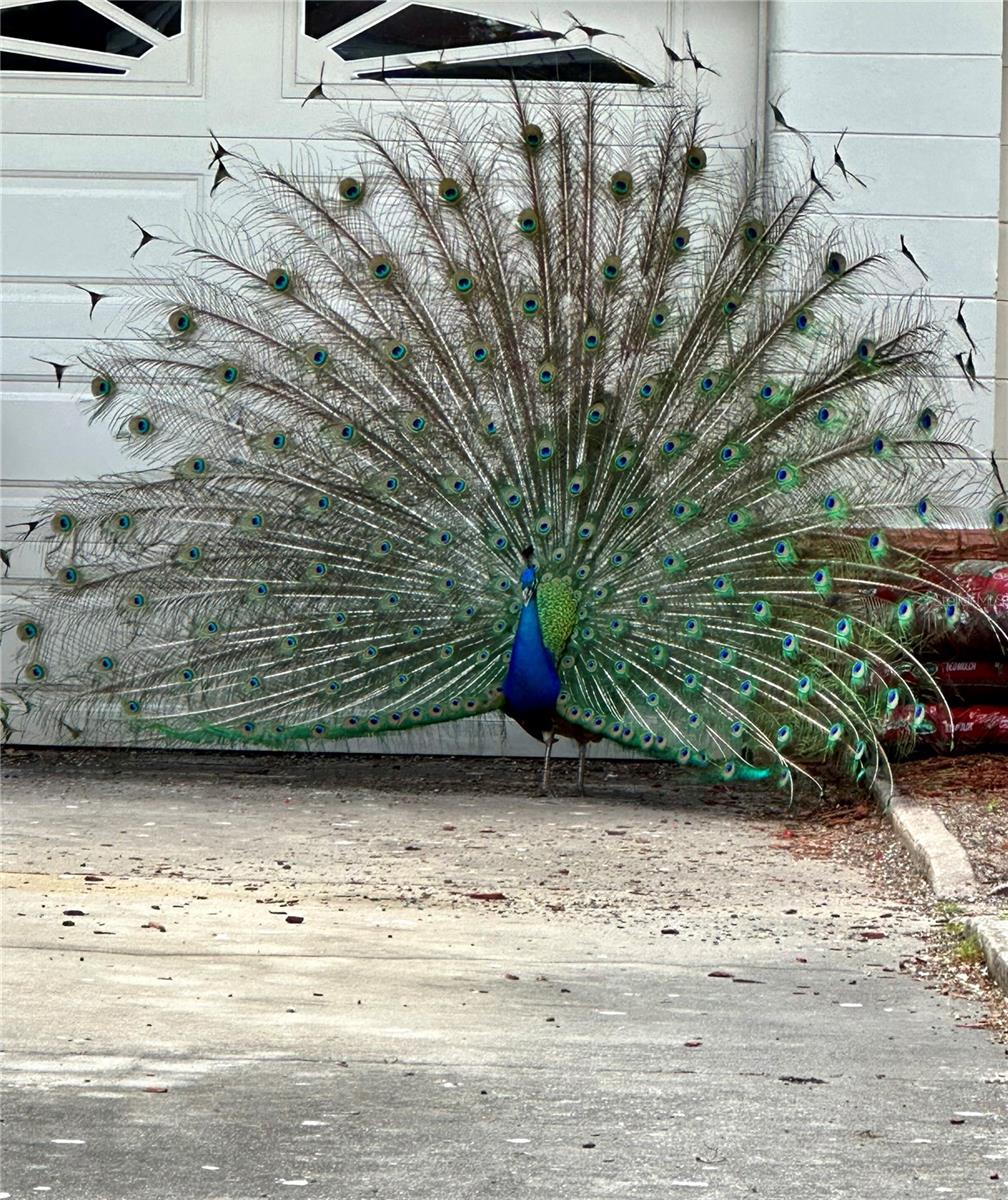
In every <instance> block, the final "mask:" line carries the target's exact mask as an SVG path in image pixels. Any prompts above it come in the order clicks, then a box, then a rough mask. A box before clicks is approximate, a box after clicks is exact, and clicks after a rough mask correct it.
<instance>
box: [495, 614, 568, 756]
mask: <svg viewBox="0 0 1008 1200" xmlns="http://www.w3.org/2000/svg"><path fill="white" fill-rule="evenodd" d="M559 695H560V676H559V675H558V674H557V669H556V663H555V662H554V659H553V655H552V653H551V652H550V650H549V649H547V647H546V644H545V642H544V641H543V632H542V625H541V623H540V620H539V608H538V605H537V603H536V597H535V595H533V596H531V597H530V598H529V599H528V600H527V601H526V602H525V604H524V605H523V607H522V611H521V616H520V617H519V619H518V628H517V629H516V630H515V636H514V641H513V642H512V643H511V660H510V662H509V663H508V669H507V675H506V676H505V677H504V711H505V712H506V713H507V714H508V716H510V717H513V718H514V719H515V720H516V721H517V722H518V723H519V724H520V725H521V726H522V727H523V728H524V729H525V730H527V731H528V732H529V733H531V734H532V736H533V737H538V738H541V737H542V736H543V734H544V733H546V732H548V731H550V730H551V729H552V728H553V721H554V718H555V716H556V702H557V697H558V696H559Z"/></svg>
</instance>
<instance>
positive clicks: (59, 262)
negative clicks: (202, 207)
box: [3, 170, 203, 280]
mask: <svg viewBox="0 0 1008 1200" xmlns="http://www.w3.org/2000/svg"><path fill="white" fill-rule="evenodd" d="M202 183H203V180H202V179H201V178H200V177H199V176H197V175H195V174H191V175H188V176H182V177H173V178H157V177H155V178H150V179H143V178H129V177H124V176H119V177H117V176H116V175H115V174H114V173H113V172H111V171H103V172H102V173H101V174H100V175H98V174H96V175H94V176H91V177H86V176H81V175H78V174H76V173H74V172H72V171H58V172H52V173H51V174H49V175H47V176H41V177H40V176H37V175H33V174H30V173H25V174H23V175H19V174H18V173H17V172H16V171H10V170H8V172H7V174H6V177H5V179H4V186H3V204H4V222H5V223H6V224H7V225H8V228H15V229H18V230H20V231H21V234H22V236H20V237H18V238H8V239H7V240H6V241H5V244H4V253H3V272H4V274H5V275H19V276H23V277H36V278H37V277H39V276H43V277H50V278H51V277H57V278H70V279H76V278H78V277H82V278H85V279H87V278H94V279H106V280H107V279H109V278H110V277H115V276H116V275H118V274H124V273H125V270H124V268H126V267H128V264H129V257H128V255H129V249H130V248H132V247H133V246H135V245H136V244H137V242H138V240H139V237H138V235H137V234H136V230H135V228H134V227H133V226H132V225H131V224H130V220H129V218H130V217H131V216H132V217H134V218H136V219H138V220H140V221H141V224H144V225H145V227H147V228H150V227H151V225H161V226H167V227H169V228H181V227H183V226H184V223H185V214H186V212H187V211H189V210H191V209H193V208H195V207H196V206H197V205H198V203H199V200H200V192H201V185H202Z"/></svg>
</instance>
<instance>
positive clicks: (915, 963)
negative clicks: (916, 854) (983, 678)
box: [790, 755, 1008, 1045]
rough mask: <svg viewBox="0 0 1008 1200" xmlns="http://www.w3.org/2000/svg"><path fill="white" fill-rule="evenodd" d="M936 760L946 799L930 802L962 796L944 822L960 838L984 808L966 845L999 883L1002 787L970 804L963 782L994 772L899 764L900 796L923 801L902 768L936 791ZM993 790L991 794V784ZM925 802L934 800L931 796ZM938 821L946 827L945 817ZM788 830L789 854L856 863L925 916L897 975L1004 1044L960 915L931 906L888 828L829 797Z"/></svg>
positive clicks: (994, 991)
mask: <svg viewBox="0 0 1008 1200" xmlns="http://www.w3.org/2000/svg"><path fill="white" fill-rule="evenodd" d="M971 758H972V759H974V760H983V761H984V762H985V763H986V764H990V766H991V767H992V768H994V767H998V766H1000V769H1001V770H1002V772H1003V771H1004V770H1005V767H1006V765H1008V760H1005V759H1004V758H998V757H997V756H996V755H976V756H971ZM938 762H941V764H942V766H943V767H945V768H946V772H945V775H944V778H945V790H944V792H942V791H941V789H938V790H939V795H940V796H941V795H944V797H945V799H944V801H943V802H940V803H936V804H935V807H936V808H939V811H942V808H943V807H944V808H951V809H952V810H954V811H955V810H956V809H957V804H958V801H957V800H954V799H953V797H954V796H961V797H963V798H964V800H965V801H966V802H967V803H966V804H964V805H962V806H961V807H960V808H959V809H958V820H959V822H960V824H959V826H953V825H951V824H949V828H950V829H952V830H953V832H958V828H960V827H962V825H963V824H967V823H968V821H969V818H970V813H971V810H972V809H973V808H974V807H976V806H977V805H979V806H980V807H981V808H982V809H983V818H982V819H981V820H980V821H979V822H978V825H977V826H974V827H973V829H971V830H970V831H969V833H970V834H971V835H972V836H971V840H970V844H971V845H973V846H975V847H980V850H979V852H978V853H979V858H980V859H983V860H985V861H990V862H995V861H998V856H1000V860H999V865H1000V868H1001V873H1002V877H1003V875H1004V870H1005V861H1004V855H1003V851H1002V850H1001V849H998V848H997V845H998V844H1000V846H1002V847H1003V846H1004V844H1005V838H1006V831H1005V816H1006V813H1008V791H1006V790H1005V789H1004V788H1001V789H1000V791H999V793H998V794H997V795H995V794H994V791H993V790H992V792H991V795H990V797H989V798H985V794H984V793H981V794H980V795H979V796H977V797H976V798H974V795H973V792H972V788H971V787H970V785H969V784H967V783H966V782H965V780H967V779H973V778H974V771H975V770H976V778H977V779H978V780H979V779H981V778H984V779H988V780H989V779H992V778H993V777H994V774H993V770H990V771H986V772H981V771H980V770H979V769H978V764H977V763H975V762H970V763H969V764H968V765H967V760H966V759H957V760H952V761H948V760H934V759H930V760H927V761H926V762H916V763H907V764H903V765H902V766H901V767H900V772H899V777H898V783H899V785H900V787H901V788H902V789H903V790H904V791H905V792H910V793H912V794H916V795H918V796H921V797H923V796H924V792H923V790H918V789H917V785H916V783H914V782H911V779H910V778H908V775H909V774H910V772H909V771H908V768H913V769H914V772H913V774H914V777H917V776H918V775H919V777H920V778H923V779H927V780H928V781H929V786H930V787H932V788H936V786H937V785H936V784H935V779H936V776H935V775H929V774H928V773H927V768H928V767H930V768H931V770H932V771H933V770H934V769H935V767H936V766H937V764H938ZM991 787H992V789H993V787H994V785H993V783H992V784H991ZM927 798H928V799H929V800H932V802H934V798H933V797H931V796H928V797H927ZM991 800H994V801H998V802H999V803H996V804H995V811H994V812H993V813H990V812H988V810H987V805H988V804H990V803H991ZM942 815H943V818H944V819H946V823H948V820H947V818H946V817H945V812H944V811H942ZM791 824H792V826H793V836H792V838H791V839H790V846H791V851H792V853H793V854H795V855H797V856H799V857H801V856H807V855H811V856H814V857H816V858H830V859H834V860H836V861H838V862H844V863H850V864H854V865H860V866H862V867H864V869H865V870H866V871H867V874H868V878H869V880H870V882H871V884H872V885H873V886H874V887H876V888H877V889H878V891H879V894H880V895H881V896H883V897H885V898H886V899H887V900H888V901H889V902H893V901H895V902H898V903H901V904H905V905H906V906H907V907H908V908H911V909H914V910H916V911H917V912H920V913H924V914H925V915H926V916H927V917H928V919H929V921H930V929H929V932H928V934H927V936H926V937H925V939H924V940H923V941H922V943H921V947H920V950H919V952H918V953H917V954H916V955H914V957H913V958H907V959H904V960H903V961H902V962H901V963H900V968H901V970H903V971H905V972H906V973H907V974H910V975H913V976H914V977H915V978H918V979H920V980H921V981H922V982H923V983H924V985H925V986H926V987H931V988H936V989H937V990H938V991H939V992H940V993H941V994H942V995H943V996H952V997H955V998H956V999H958V1000H961V1001H962V1002H963V1011H962V1012H961V1013H959V1014H958V1015H959V1019H960V1023H961V1024H963V1025H965V1026H970V1025H978V1026H980V1027H982V1028H984V1029H988V1030H989V1031H990V1033H991V1036H992V1037H993V1038H994V1039H995V1040H996V1041H999V1042H1003V1043H1005V1044H1006V1045H1008V996H1006V995H1005V994H1004V993H1003V992H1002V991H1001V990H1000V989H999V988H998V987H997V986H996V985H995V984H994V983H993V981H992V980H991V978H990V975H989V974H988V971H987V966H986V963H985V962H984V960H983V956H982V954H977V953H976V949H975V947H972V946H971V945H970V944H969V942H968V941H967V940H965V938H964V935H965V931H964V930H963V928H962V925H961V923H960V922H961V918H962V915H963V910H962V909H961V908H960V907H959V906H957V905H954V904H949V903H947V902H942V901H938V900H936V898H935V896H934V893H933V892H932V891H931V889H930V887H929V886H928V884H927V883H926V881H925V880H924V879H923V878H922V877H921V876H920V875H919V874H918V872H917V870H916V868H915V867H914V865H913V862H912V860H911V858H910V855H909V854H908V853H907V851H906V850H905V849H904V848H903V846H902V844H901V843H900V841H899V839H898V838H897V837H896V834H895V832H894V831H893V828H892V826H891V825H890V824H889V822H888V821H887V820H885V818H883V817H880V816H879V815H878V814H877V812H876V811H875V810H873V809H871V808H870V807H869V806H868V804H867V803H866V802H864V801H862V800H860V799H859V798H856V797H851V796H849V795H845V794H844V793H839V792H837V793H833V794H828V795H827V797H826V799H825V800H824V802H823V804H822V805H821V806H820V807H818V808H815V809H809V810H807V811H806V812H804V813H802V814H798V815H797V816H796V818H795V819H794V820H793V821H792V822H791ZM978 830H989V831H990V832H989V834H987V835H986V836H988V837H989V838H990V840H992V841H994V842H995V846H994V848H993V849H991V847H990V845H988V844H987V843H985V842H984V841H983V835H982V834H978ZM997 838H1000V843H997ZM971 861H973V863H974V869H976V866H977V862H978V859H974V858H972V854H971ZM978 875H979V871H978Z"/></svg>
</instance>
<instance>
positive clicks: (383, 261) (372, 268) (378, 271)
mask: <svg viewBox="0 0 1008 1200" xmlns="http://www.w3.org/2000/svg"><path fill="white" fill-rule="evenodd" d="M367 268H368V274H369V275H370V276H371V278H372V279H376V280H377V281H378V282H379V283H385V282H387V281H388V280H389V279H391V278H392V270H393V268H392V260H391V259H390V258H389V257H388V255H386V254H374V255H372V256H371V257H370V258H369V259H368V262H367Z"/></svg>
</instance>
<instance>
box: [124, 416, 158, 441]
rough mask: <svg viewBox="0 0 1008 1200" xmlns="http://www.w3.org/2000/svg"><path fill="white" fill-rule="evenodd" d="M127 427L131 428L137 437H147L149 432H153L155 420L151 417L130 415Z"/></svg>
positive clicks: (131, 431)
mask: <svg viewBox="0 0 1008 1200" xmlns="http://www.w3.org/2000/svg"><path fill="white" fill-rule="evenodd" d="M127 428H128V429H129V431H130V433H132V434H133V435H134V436H136V437H146V436H147V435H148V434H149V433H152V432H153V430H154V422H153V421H152V420H151V419H150V417H145V416H135V417H130V419H129V424H128V426H127Z"/></svg>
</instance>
